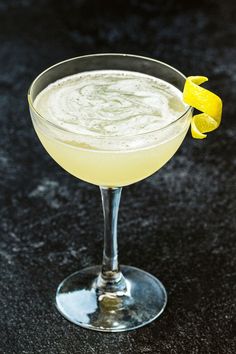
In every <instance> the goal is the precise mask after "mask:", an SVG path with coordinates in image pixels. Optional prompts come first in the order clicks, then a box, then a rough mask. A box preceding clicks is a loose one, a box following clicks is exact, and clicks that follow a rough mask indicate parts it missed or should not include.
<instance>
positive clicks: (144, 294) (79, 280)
mask: <svg viewBox="0 0 236 354" xmlns="http://www.w3.org/2000/svg"><path fill="white" fill-rule="evenodd" d="M120 268H121V272H122V274H123V276H124V277H125V282H126V290H125V291H119V292H117V293H111V292H105V293H102V294H101V293H99V291H98V290H97V289H96V284H97V277H98V275H99V273H100V271H101V267H100V266H93V267H89V268H86V269H83V270H81V271H79V272H76V273H73V274H71V275H70V276H68V277H67V278H66V279H65V280H64V281H63V282H62V283H61V284H60V285H59V287H58V289H57V294H56V306H57V309H58V310H59V312H60V313H61V314H62V315H63V316H64V317H65V318H66V319H67V320H69V321H71V322H73V323H75V324H77V325H79V326H81V327H85V328H88V329H92V330H95V331H103V332H122V331H128V330H132V329H135V328H139V327H142V326H144V325H146V324H148V323H150V322H152V321H153V320H155V319H156V318H157V317H158V316H160V314H161V313H162V312H163V310H164V308H165V306H166V303H167V295H166V291H165V288H164V286H163V285H162V283H161V282H160V281H159V280H158V279H157V278H155V277H154V276H153V275H151V274H149V273H147V272H144V271H143V270H141V269H138V268H134V267H130V266H121V267H120Z"/></svg>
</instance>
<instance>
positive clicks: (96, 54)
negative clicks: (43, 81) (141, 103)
mask: <svg viewBox="0 0 236 354" xmlns="http://www.w3.org/2000/svg"><path fill="white" fill-rule="evenodd" d="M95 56H117V57H130V58H140V59H144V60H147V61H153V62H155V63H159V64H161V65H163V66H166V67H168V68H170V69H171V70H173V71H175V72H176V73H177V74H179V75H180V76H182V77H183V78H184V79H185V80H186V78H187V77H186V76H185V75H184V74H183V73H182V72H181V71H179V70H177V69H175V68H174V67H173V66H171V65H169V64H166V63H164V62H162V61H160V60H156V59H153V58H149V57H145V56H142V55H135V54H124V53H95V54H87V55H80V56H77V57H73V58H69V59H66V60H62V61H60V62H58V63H56V64H54V65H51V66H49V67H48V68H47V69H45V70H43V71H42V72H41V73H40V74H39V75H37V76H36V78H35V79H34V80H33V81H32V83H31V85H30V87H29V89H28V93H27V98H28V103H29V107H30V108H31V109H32V110H33V111H34V113H35V114H36V115H37V116H38V117H39V118H40V119H41V120H42V121H44V122H46V123H47V124H49V125H50V126H52V127H54V128H56V129H59V130H61V131H63V132H66V133H69V134H72V135H82V136H89V137H90V138H94V139H99V138H106V139H107V138H112V139H115V138H119V139H120V138H121V136H117V135H114V136H112V135H91V134H85V133H82V132H81V133H74V132H72V131H70V130H69V129H66V128H63V127H61V126H60V125H57V124H55V123H53V122H51V121H50V120H48V119H46V118H45V117H44V116H43V115H42V114H40V113H39V112H38V111H37V110H36V108H35V107H34V103H33V100H32V95H31V91H32V88H33V86H34V84H35V83H36V82H37V80H38V79H40V77H41V76H42V75H43V74H45V73H46V72H47V71H49V70H51V69H53V68H54V67H57V66H59V65H61V64H64V63H66V62H69V61H73V60H76V59H80V58H88V57H95ZM109 70H110V69H109ZM129 71H130V70H129ZM186 107H187V108H186V110H185V111H184V113H182V114H181V115H180V116H178V117H177V118H176V119H175V120H173V121H172V122H170V123H168V124H166V125H164V126H163V127H161V128H157V129H154V130H150V131H148V132H144V133H138V134H130V135H125V136H123V138H128V137H132V136H139V135H145V134H151V133H155V132H157V131H162V130H164V129H166V128H168V127H170V126H172V125H174V124H175V123H176V122H178V121H179V120H181V118H183V117H184V116H185V115H186V114H188V113H189V112H190V111H191V110H193V107H192V106H189V105H188V104H186Z"/></svg>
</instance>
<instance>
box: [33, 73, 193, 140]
mask: <svg viewBox="0 0 236 354" xmlns="http://www.w3.org/2000/svg"><path fill="white" fill-rule="evenodd" d="M34 106H35V108H36V110H37V111H38V112H39V113H40V115H41V116H43V117H44V118H46V119H47V120H48V121H50V122H52V123H54V124H56V125H57V126H60V127H61V128H64V129H65V130H67V131H70V132H73V133H76V134H86V135H88V136H96V137H99V136H107V137H109V136H111V137H112V136H114V137H125V136H129V135H133V136H135V135H138V134H142V133H147V132H151V131H155V130H156V129H160V128H162V127H164V126H166V125H168V124H169V123H171V122H173V121H175V120H176V119H177V118H178V117H179V116H181V115H182V114H183V113H184V112H185V110H186V105H185V104H184V103H183V100H182V92H181V91H180V90H178V89H177V88H176V87H174V86H173V85H171V84H169V83H167V82H166V81H163V80H160V79H158V78H155V77H153V76H149V75H145V74H141V73H136V72H130V71H118V70H117V71H116V70H99V71H88V72H84V73H78V74H75V75H71V76H67V77H65V78H62V79H60V80H58V81H56V82H54V83H53V84H51V85H49V86H48V87H46V88H45V89H44V90H43V91H42V92H40V93H39V95H38V96H37V97H36V99H35V101H34Z"/></svg>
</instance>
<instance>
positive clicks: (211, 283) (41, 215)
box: [0, 0, 236, 354]
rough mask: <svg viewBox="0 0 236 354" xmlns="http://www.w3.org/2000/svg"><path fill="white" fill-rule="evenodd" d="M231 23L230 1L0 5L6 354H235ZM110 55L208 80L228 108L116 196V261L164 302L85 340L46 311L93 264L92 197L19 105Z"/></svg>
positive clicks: (1, 315)
mask: <svg viewBox="0 0 236 354" xmlns="http://www.w3.org/2000/svg"><path fill="white" fill-rule="evenodd" d="M235 18H236V5H235V2H234V1H207V0H205V1H203V2H199V1H191V2H190V1H183V2H181V1H174V0H166V1H151V0H148V1H137V0H130V1H127V0H126V1H122V0H120V1H116V0H115V1H108V0H107V1H95V0H94V1H89V0H87V1H85V0H84V1H83V0H81V1H79V0H77V1H76V0H71V1H68V0H62V1H53V0H38V1H37V2H36V1H33V0H19V1H14V0H8V1H7V0H5V1H3V0H2V1H0V119H1V135H0V146H1V150H0V170H1V178H0V200H1V210H0V214H1V218H0V229H1V233H0V263H1V275H0V306H1V307H0V353H4V354H15V353H17V354H23V353H24V354H33V353H43V354H58V353H59V354H65V353H66V354H75V353H76V354H77V353H82V354H83V353H86V354H94V353H96V354H100V353H102V354H110V353H116V354H126V353H133V354H136V353H137V354H138V353H151V354H153V353H170V354H175V353H178V354H179V353H181V354H182V353H203V354H207V353H214V354H217V353H219V354H225V353H227V354H234V353H236V341H235V325H236V321H235V298H236V289H235V287H236V281H235V280H236V277H235V274H236V273H235V272H236V269H235V263H236V260H235V255H236V252H235V249H236V247H235V238H236V236H235V229H236V219H235V206H236V202H235V200H236V198H235V197H236V195H235V194H236V193H235V190H236V176H235V166H236V157H235V142H236V137H235V135H236V132H235V117H236V112H235V111H236V109H235V107H236V104H235V95H236V86H235V82H236V44H235V43H236V26H235ZM112 51H113V52H128V53H135V54H141V55H147V56H151V57H154V58H157V59H159V60H163V61H165V62H167V63H169V64H171V65H173V66H175V67H176V68H178V69H180V70H182V71H183V72H184V73H185V74H186V75H196V74H200V75H201V74H203V75H207V76H209V78H210V81H209V83H208V87H209V88H211V89H212V90H215V91H217V92H218V93H219V94H220V95H221V96H222V98H223V100H224V116H223V123H222V126H221V128H220V129H219V130H218V131H216V132H214V133H212V134H209V137H208V138H207V139H206V140H204V141H196V140H193V139H192V138H191V137H190V135H189V136H188V137H187V138H186V139H185V142H184V144H183V146H182V147H181V149H180V150H179V152H178V153H177V154H176V155H175V157H174V158H173V159H172V160H171V161H170V162H169V163H168V164H167V165H166V166H165V167H164V168H163V169H162V170H161V171H159V172H158V173H157V174H156V175H154V176H152V177H150V178H149V179H147V180H145V181H142V182H140V183H137V184H135V185H133V186H130V187H128V188H125V189H124V191H123V198H122V202H121V210H120V219H119V235H120V238H119V244H120V261H121V262H122V263H125V264H131V265H134V266H137V267H141V268H142V269H145V270H147V271H149V272H151V273H152V274H154V275H156V276H158V277H159V278H160V279H161V280H162V281H163V283H164V284H165V286H166V288H167V290H168V295H169V302H168V307H167V309H166V311H165V312H164V314H163V315H162V316H161V317H160V319H159V320H157V321H155V322H153V323H152V324H151V325H149V326H146V327H144V328H142V329H139V330H137V331H133V332H128V333H122V334H104V333H95V332H91V331H87V330H84V329H80V328H78V327H76V326H74V325H72V324H70V323H69V322H67V321H66V320H64V319H63V318H62V317H61V316H60V315H59V314H58V313H57V311H56V310H55V308H54V303H53V301H54V295H55V289H56V287H57V285H58V284H59V282H60V281H61V280H62V279H63V278H64V277H65V276H67V275H68V274H70V273H71V272H74V271H76V270H77V269H80V268H82V267H85V266H88V265H92V264H97V263H100V261H101V248H102V228H103V224H102V211H101V205H100V195H99V191H98V188H96V187H94V186H92V185H89V184H86V183H83V182H81V181H78V180H76V179H75V178H73V177H71V176H69V175H68V174H67V173H65V172H64V171H62V170H61V169H60V168H59V167H58V166H57V165H56V164H55V163H54V162H53V161H52V160H51V159H50V157H49V156H48V155H47V153H45V151H44V150H43V148H42V146H41V144H40V143H39V141H38V140H37V138H36V136H35V133H34V131H33V128H32V125H31V121H30V117H29V113H28V108H27V102H26V92H27V89H28V87H29V85H30V83H31V81H32V79H33V78H34V77H35V76H36V74H38V73H39V72H40V71H41V70H43V69H45V68H46V67H48V66H49V65H51V64H54V63H56V62H58V61H60V60H63V59H66V58H69V57H73V56H78V55H82V54H86V53H94V52H112Z"/></svg>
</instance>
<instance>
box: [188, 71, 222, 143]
mask: <svg viewBox="0 0 236 354" xmlns="http://www.w3.org/2000/svg"><path fill="white" fill-rule="evenodd" d="M206 81H208V78H207V77H205V76H189V77H188V78H187V79H186V82H185V86H184V90H183V100H184V102H185V103H187V104H189V105H190V106H192V107H194V108H196V109H198V110H199V111H201V112H203V113H200V114H196V115H194V116H193V117H192V121H191V133H192V137H193V138H196V139H204V138H206V137H207V135H206V134H204V133H208V132H211V131H212V130H215V129H217V128H218V127H219V125H220V122H221V115H222V100H221V99H220V97H219V96H217V95H216V94H215V93H213V92H211V91H209V90H207V89H205V88H203V87H201V86H199V85H201V84H203V83H204V82H206Z"/></svg>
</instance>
